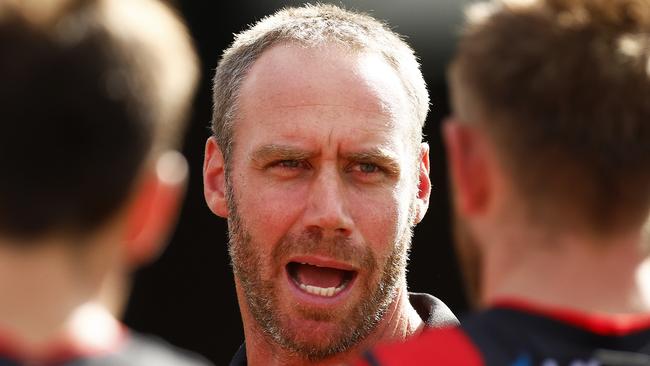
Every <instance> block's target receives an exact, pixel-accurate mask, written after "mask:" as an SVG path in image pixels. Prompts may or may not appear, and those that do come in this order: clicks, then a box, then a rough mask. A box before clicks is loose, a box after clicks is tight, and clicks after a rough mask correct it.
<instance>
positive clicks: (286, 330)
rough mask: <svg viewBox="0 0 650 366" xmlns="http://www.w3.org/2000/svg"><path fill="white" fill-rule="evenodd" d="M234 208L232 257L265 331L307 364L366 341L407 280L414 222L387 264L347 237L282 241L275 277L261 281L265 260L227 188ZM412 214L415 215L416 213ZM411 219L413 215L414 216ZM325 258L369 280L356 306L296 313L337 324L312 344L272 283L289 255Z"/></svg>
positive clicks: (274, 257)
mask: <svg viewBox="0 0 650 366" xmlns="http://www.w3.org/2000/svg"><path fill="white" fill-rule="evenodd" d="M226 193H227V199H228V208H229V219H228V231H229V246H228V249H229V253H230V258H231V264H232V267H233V272H234V274H235V276H236V277H237V279H238V280H239V282H240V284H241V288H242V290H243V293H244V297H245V301H246V303H247V305H248V308H249V309H250V312H251V314H252V316H253V318H254V319H255V321H256V322H257V324H258V326H259V327H260V329H261V330H262V331H263V332H264V334H266V336H267V337H268V338H269V339H270V340H272V341H273V342H274V343H275V344H277V345H279V346H281V347H282V348H284V349H286V350H288V351H290V352H293V353H295V354H297V355H299V356H301V357H303V358H305V359H307V360H310V361H318V360H322V359H325V358H327V357H330V356H332V355H335V354H338V353H342V352H345V351H347V350H349V349H350V348H352V347H353V346H355V345H356V344H358V343H359V342H361V341H362V340H363V339H365V338H366V337H367V336H368V335H369V334H370V333H372V331H373V330H374V329H375V328H376V326H377V324H379V322H380V321H381V319H382V318H383V317H384V315H385V314H386V311H387V310H388V308H389V307H390V305H391V304H392V303H393V302H394V301H395V299H396V296H397V293H398V291H397V290H398V288H399V285H400V280H401V279H403V278H404V277H405V269H406V261H407V258H408V250H409V247H410V242H411V236H412V228H413V224H412V221H413V220H412V219H411V218H409V225H406V226H407V228H406V230H403V233H401V235H399V236H398V239H397V240H396V243H395V245H393V249H392V251H391V253H390V254H389V256H388V257H387V259H386V260H385V261H384V263H381V264H380V263H377V258H375V256H374V254H373V253H372V251H371V250H370V249H368V246H354V245H351V244H350V243H349V240H347V239H345V238H334V239H324V238H323V236H322V233H321V232H319V231H317V230H313V231H306V232H304V233H301V234H300V235H298V236H292V235H286V236H284V237H283V238H281V239H280V241H279V242H278V244H277V245H276V246H275V247H274V249H273V252H272V254H271V262H272V263H273V266H272V267H273V269H274V270H275V271H276V272H280V273H273V275H272V276H270V278H268V279H265V278H263V276H262V273H261V271H262V269H263V268H264V266H263V263H265V261H264V259H263V258H262V257H261V255H260V253H259V252H258V251H257V250H256V248H257V247H258V246H257V245H256V243H255V240H254V238H252V236H251V235H250V232H249V231H248V230H247V229H246V224H245V222H244V221H243V220H242V217H241V216H240V215H239V213H238V211H237V203H236V200H235V198H234V197H235V196H234V194H233V192H232V188H231V186H230V185H228V187H227V192H226ZM411 211H413V210H411ZM409 215H411V216H412V214H411V212H409ZM299 254H320V255H326V256H328V257H330V258H334V259H338V260H341V261H345V262H346V263H352V264H354V265H355V266H357V268H364V270H366V271H367V272H368V273H369V275H368V276H366V278H365V281H364V282H363V283H361V282H360V281H359V279H357V280H356V281H355V286H362V289H361V291H360V293H362V294H367V296H364V297H363V298H361V299H360V300H359V301H358V302H357V303H355V304H348V306H346V307H345V308H344V309H339V310H338V311H336V312H325V311H315V310H313V309H309V308H304V307H299V306H298V307H295V310H296V311H297V312H298V313H299V314H300V316H302V317H303V318H305V319H309V320H313V321H330V322H332V321H336V322H337V323H338V325H339V326H338V331H337V333H336V334H334V335H333V336H331V337H329V338H328V339H327V341H325V342H317V341H314V340H310V339H309V336H308V335H305V334H297V333H296V331H295V330H294V329H292V328H291V327H290V326H288V324H290V322H291V318H290V317H289V316H288V315H287V314H284V313H282V311H281V309H280V306H279V304H280V302H279V301H278V298H277V293H278V291H277V290H276V288H275V287H276V284H275V283H274V281H273V279H274V278H275V279H277V278H281V276H282V273H281V271H284V268H283V266H282V265H281V263H282V259H286V258H287V257H288V256H290V255H299ZM379 271H381V275H380V276H379V280H378V281H376V282H374V283H372V282H371V281H372V280H371V279H372V278H373V277H376V276H372V274H373V273H377V272H379Z"/></svg>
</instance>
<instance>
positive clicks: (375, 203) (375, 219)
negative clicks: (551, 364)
mask: <svg viewBox="0 0 650 366" xmlns="http://www.w3.org/2000/svg"><path fill="white" fill-rule="evenodd" d="M400 206H401V203H400V200H399V195H396V194H395V192H394V191H390V190H386V191H384V192H382V193H380V194H376V195H374V194H373V195H367V194H366V195H353V198H352V199H351V205H350V207H351V210H352V216H353V217H354V221H355V223H356V226H357V229H358V230H359V232H360V234H361V235H362V236H363V240H364V241H365V242H366V243H367V245H369V246H371V247H373V250H375V252H376V254H380V253H382V255H383V253H388V252H389V251H390V249H391V248H392V246H393V245H394V243H395V241H396V238H397V236H398V233H399V231H400V226H401V221H403V220H402V218H401V216H402V215H401V212H400V211H401V207H400Z"/></svg>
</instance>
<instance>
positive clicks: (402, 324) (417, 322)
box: [237, 281, 424, 366]
mask: <svg viewBox="0 0 650 366" xmlns="http://www.w3.org/2000/svg"><path fill="white" fill-rule="evenodd" d="M237 295H238V298H239V306H240V309H241V313H242V320H243V323H244V335H245V338H246V357H247V359H248V364H249V365H252V366H255V365H318V366H326V365H342V364H343V365H344V364H351V363H352V362H353V361H354V360H356V359H358V358H359V357H360V356H361V353H362V352H363V351H364V350H366V349H368V348H370V347H372V346H373V345H374V344H377V343H379V342H388V341H401V340H404V339H406V338H407V337H409V336H412V335H414V334H416V333H418V332H420V331H421V330H422V329H423V327H424V323H423V321H422V319H421V318H420V316H419V315H418V314H417V312H416V311H415V309H414V308H413V306H412V305H411V303H410V302H409V300H408V291H407V290H406V282H405V281H402V285H401V286H400V287H399V290H398V294H397V296H396V298H395V300H394V301H393V303H392V304H391V305H390V307H389V309H388V310H387V312H386V314H384V317H383V318H382V320H381V321H380V323H379V324H378V325H377V327H376V328H375V330H374V331H373V332H372V333H371V334H370V335H368V337H366V338H365V339H364V340H362V341H361V342H360V343H358V344H357V345H355V346H353V347H352V348H350V349H348V350H346V351H345V352H342V353H338V354H335V355H333V356H331V357H328V358H326V359H323V360H318V361H311V360H308V359H306V358H304V357H301V356H300V355H297V354H296V353H294V352H292V351H290V350H287V349H284V348H282V347H281V346H279V345H278V344H276V343H275V342H273V341H272V340H271V339H269V338H268V337H267V336H266V335H265V334H264V333H263V331H262V330H261V329H260V328H259V327H258V326H257V323H256V322H255V319H254V318H253V317H252V316H251V315H250V312H249V311H248V307H247V305H246V301H245V299H244V298H243V297H241V295H242V294H241V291H240V290H239V286H237Z"/></svg>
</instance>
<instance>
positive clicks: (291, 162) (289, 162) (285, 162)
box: [275, 160, 300, 169]
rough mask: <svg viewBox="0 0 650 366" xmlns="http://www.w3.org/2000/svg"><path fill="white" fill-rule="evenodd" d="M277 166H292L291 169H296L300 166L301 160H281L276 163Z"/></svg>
mask: <svg viewBox="0 0 650 366" xmlns="http://www.w3.org/2000/svg"><path fill="white" fill-rule="evenodd" d="M275 165H276V166H279V167H282V168H290V169H295V168H299V167H300V161H298V160H280V161H278V162H276V163H275Z"/></svg>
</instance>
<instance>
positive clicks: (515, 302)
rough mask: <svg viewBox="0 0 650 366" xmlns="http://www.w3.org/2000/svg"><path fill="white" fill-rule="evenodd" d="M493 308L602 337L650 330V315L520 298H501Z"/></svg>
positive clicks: (492, 305) (495, 302) (493, 304)
mask: <svg viewBox="0 0 650 366" xmlns="http://www.w3.org/2000/svg"><path fill="white" fill-rule="evenodd" d="M491 307H493V308H509V309H514V310H520V311H525V312H528V313H534V314H538V315H542V316H545V317H548V318H552V319H556V320H559V321H562V322H565V323H569V324H571V325H574V326H577V327H580V328H584V329H587V330H589V331H591V332H594V333H598V334H602V335H618V336H620V335H625V334H629V333H633V332H635V331H639V330H642V329H648V328H650V314H607V313H597V312H591V313H590V312H585V311H581V310H576V309H571V308H564V307H559V306H557V307H556V306H551V305H542V304H536V303H534V302H530V301H528V300H524V299H518V298H501V299H498V300H496V301H494V302H492V304H491Z"/></svg>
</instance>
